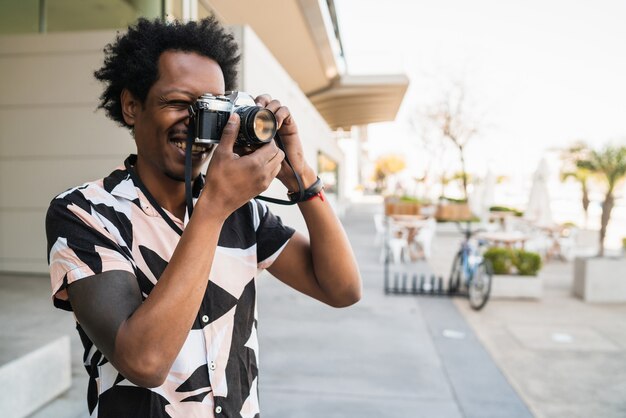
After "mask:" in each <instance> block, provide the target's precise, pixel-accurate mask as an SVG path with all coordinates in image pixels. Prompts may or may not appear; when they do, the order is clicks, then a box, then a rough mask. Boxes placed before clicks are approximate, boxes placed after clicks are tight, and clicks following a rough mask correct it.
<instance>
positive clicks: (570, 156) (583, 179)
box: [561, 141, 593, 228]
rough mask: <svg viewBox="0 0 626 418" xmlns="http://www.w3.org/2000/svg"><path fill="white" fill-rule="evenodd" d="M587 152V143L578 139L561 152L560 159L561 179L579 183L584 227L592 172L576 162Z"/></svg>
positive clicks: (586, 218) (587, 211)
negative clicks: (561, 163) (561, 162)
mask: <svg viewBox="0 0 626 418" xmlns="http://www.w3.org/2000/svg"><path fill="white" fill-rule="evenodd" d="M588 152H589V150H588V147H587V145H586V144H585V143H584V142H582V141H580V142H576V143H575V144H573V145H572V146H570V147H569V148H567V149H565V150H564V151H563V153H562V154H561V160H562V161H563V167H562V169H561V181H566V180H567V179H569V178H571V179H574V180H576V181H578V182H579V183H580V187H581V190H582V206H583V211H584V212H585V228H586V227H587V221H588V219H589V203H591V201H590V199H589V180H590V178H591V177H592V175H593V173H592V172H591V171H589V170H588V169H586V168H582V167H579V166H578V165H577V162H578V161H580V160H582V159H584V156H585V155H586V154H588Z"/></svg>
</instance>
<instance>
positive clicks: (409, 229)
mask: <svg viewBox="0 0 626 418" xmlns="http://www.w3.org/2000/svg"><path fill="white" fill-rule="evenodd" d="M388 222H389V227H390V230H391V231H401V232H400V235H401V236H402V237H406V249H407V251H408V253H409V255H410V258H411V259H412V260H414V259H415V257H416V256H415V255H414V252H413V251H412V248H413V242H414V241H415V237H416V236H417V234H418V233H419V231H420V229H422V228H423V227H424V226H426V225H427V223H428V221H427V218H425V217H424V216H421V215H391V216H389V219H388Z"/></svg>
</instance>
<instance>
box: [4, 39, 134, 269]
mask: <svg viewBox="0 0 626 418" xmlns="http://www.w3.org/2000/svg"><path fill="white" fill-rule="evenodd" d="M113 37H114V32H85V33H72V34H49V35H38V34H33V35H21V36H2V37H0V74H2V77H0V91H1V92H2V94H1V95H0V271H17V272H46V271H47V263H46V239H45V231H44V217H45V212H46V209H47V207H48V204H49V202H50V200H51V199H52V197H54V196H55V195H56V194H58V193H60V192H62V191H64V190H66V189H67V188H69V187H72V186H76V185H79V184H81V183H83V182H85V181H88V180H92V179H96V178H99V177H102V175H103V174H106V173H108V172H109V171H110V170H111V168H112V167H114V166H115V165H116V164H119V162H120V161H121V159H122V158H123V157H124V156H125V155H126V154H128V153H130V152H132V151H133V150H134V143H133V141H132V139H131V138H130V136H129V135H128V133H127V131H126V130H124V129H120V128H118V127H117V125H115V124H114V123H113V122H111V121H109V120H108V119H106V117H105V116H104V112H102V111H98V112H95V109H96V107H97V99H98V96H99V95H100V90H101V89H100V86H99V84H98V83H97V82H96V80H95V79H94V78H93V76H92V73H93V71H94V70H95V69H96V68H98V67H99V66H100V64H101V62H102V48H103V46H104V45H105V44H106V43H107V42H109V41H110V40H111V39H112V38H113Z"/></svg>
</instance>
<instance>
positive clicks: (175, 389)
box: [46, 167, 294, 418]
mask: <svg viewBox="0 0 626 418" xmlns="http://www.w3.org/2000/svg"><path fill="white" fill-rule="evenodd" d="M198 181H201V179H199V180H197V182H198ZM197 189H199V188H197ZM168 215H169V217H170V218H171V219H172V220H173V221H174V222H175V223H176V224H177V225H178V226H179V228H181V229H184V222H182V221H180V220H178V219H176V218H175V217H174V216H173V215H171V214H168ZM46 232H47V238H48V257H49V258H48V262H49V265H50V277H51V282H52V295H53V301H54V305H55V306H56V307H58V308H61V309H66V310H70V311H71V310H72V306H71V304H70V301H69V300H68V296H67V290H66V289H67V286H68V285H70V284H71V283H73V282H76V281H78V280H81V279H83V278H86V277H89V276H93V275H95V274H100V273H102V272H105V271H111V270H124V271H128V272H130V273H132V274H133V275H134V276H135V277H136V279H137V282H138V284H139V288H140V289H141V292H142V295H143V298H144V299H145V298H147V297H148V296H149V295H150V292H151V290H152V288H153V287H154V285H155V284H156V282H157V281H158V280H159V277H160V276H161V273H162V272H163V270H164V269H165V268H166V267H167V264H168V262H169V260H170V257H171V256H172V254H173V252H174V250H175V248H176V245H177V244H178V241H179V239H180V235H179V234H178V233H177V232H176V231H175V230H174V229H173V228H172V227H171V226H170V225H168V223H167V222H166V221H165V220H164V218H163V217H162V216H161V215H159V212H158V211H157V210H155V208H154V207H153V206H152V205H151V204H150V203H149V201H148V199H147V198H146V195H145V194H144V193H143V192H142V191H141V188H140V187H139V185H137V184H135V183H134V182H133V179H132V177H131V176H130V173H129V171H128V170H127V169H125V168H122V167H121V168H118V169H116V170H115V171H113V172H112V173H111V174H110V175H109V176H108V177H105V178H103V179H101V180H98V181H94V182H90V183H86V184H84V185H82V186H80V187H77V188H74V189H70V190H68V191H67V192H65V193H62V194H61V195H59V196H57V197H56V198H55V199H53V200H52V202H51V204H50V208H49V209H48V215H47V218H46ZM293 232H294V231H293V229H291V228H289V227H286V226H284V225H283V224H282V222H281V220H280V218H278V217H276V216H274V215H273V214H272V213H271V212H270V211H269V210H268V208H267V207H266V206H265V204H263V203H261V202H259V201H257V200H252V201H250V202H249V203H248V204H246V205H244V206H242V207H241V208H240V209H238V210H237V211H235V212H234V213H233V214H232V215H231V216H230V217H229V218H228V219H227V220H226V222H225V223H224V226H223V228H222V231H221V234H220V238H219V242H218V246H217V249H216V252H215V258H214V261H213V265H212V269H211V273H210V275H209V278H208V279H209V280H208V286H207V290H206V293H205V295H204V299H203V301H202V304H201V306H200V309H199V311H198V315H197V317H196V320H195V322H194V324H193V327H192V329H191V330H190V332H189V334H188V336H187V339H186V341H185V343H184V345H183V347H182V349H181V351H180V353H179V354H178V357H177V358H176V360H175V361H174V364H173V365H172V368H171V369H170V371H169V374H168V376H167V378H166V380H165V382H164V383H163V385H161V386H159V387H157V388H152V389H147V388H142V387H138V386H136V385H134V384H133V383H131V382H130V381H128V380H127V379H125V378H124V376H122V375H121V374H120V373H119V372H118V371H117V370H116V369H115V368H114V367H113V365H111V363H109V362H108V361H107V359H106V358H105V357H104V356H103V355H102V353H101V352H100V351H99V350H98V348H97V347H96V346H95V345H94V344H93V343H92V342H91V341H90V340H89V338H88V337H87V335H86V334H85V332H84V331H83V329H82V328H81V326H80V324H77V329H78V333H79V335H80V337H81V340H82V342H83V346H84V348H85V351H84V356H83V360H84V364H85V367H86V369H87V372H88V373H89V376H90V379H89V388H88V394H87V402H88V407H89V412H90V414H91V416H92V417H101V418H106V417H116V418H120V417H244V418H253V417H258V416H259V403H258V391H257V382H258V341H257V334H256V332H257V331H256V330H257V327H256V325H257V313H256V286H255V281H256V277H257V274H258V271H259V270H260V269H263V268H267V267H269V266H270V265H271V263H272V262H273V261H274V260H275V259H276V257H277V256H278V254H279V253H280V252H281V251H282V249H283V248H284V247H285V245H286V244H287V242H288V240H289V239H290V237H291V236H292V234H293ZM155 326H167V324H155Z"/></svg>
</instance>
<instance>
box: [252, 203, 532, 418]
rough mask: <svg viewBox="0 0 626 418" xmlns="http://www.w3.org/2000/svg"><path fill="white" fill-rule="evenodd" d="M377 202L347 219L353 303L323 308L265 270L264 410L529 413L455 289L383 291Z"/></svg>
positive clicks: (411, 417)
mask: <svg viewBox="0 0 626 418" xmlns="http://www.w3.org/2000/svg"><path fill="white" fill-rule="evenodd" d="M379 210H382V205H381V204H373V205H372V204H370V205H367V204H360V205H355V206H353V207H352V208H350V209H349V210H348V211H347V213H346V216H345V217H344V221H343V222H344V225H345V228H346V231H347V233H348V236H349V238H350V240H351V242H352V245H353V248H354V251H355V254H356V256H357V259H358V262H359V266H360V270H361V274H362V277H363V282H364V283H363V287H364V289H363V298H362V300H361V301H360V302H359V303H358V304H357V305H355V306H353V307H350V308H347V309H340V310H335V309H332V308H327V307H325V306H323V305H321V304H320V303H318V302H316V301H313V300H310V299H308V298H306V297H303V296H300V295H299V294H296V293H295V292H293V291H291V290H290V289H288V288H286V287H285V286H283V285H281V284H280V283H277V281H276V280H273V279H269V278H268V279H267V280H262V285H261V286H260V289H259V317H260V321H259V323H260V325H259V338H260V344H261V347H262V349H261V358H260V364H261V369H262V375H261V376H262V377H261V381H260V392H261V406H262V410H263V414H264V416H266V417H285V418H292V417H293V418H305V417H307V418H308V417H372V418H374V417H376V418H379V417H385V418H387V417H389V418H404V417H406V418H416V417H442V418H447V417H450V418H457V417H530V416H532V415H531V414H530V412H529V411H528V408H527V407H526V406H525V404H524V403H523V402H522V401H521V400H520V398H519V397H518V395H517V394H516V393H515V391H514V390H513V389H512V388H511V386H510V385H509V384H508V382H507V381H506V379H505V378H504V376H503V375H502V373H501V372H500V370H499V369H498V368H497V367H496V365H495V363H494V362H493V361H492V360H491V358H490V356H489V355H488V354H487V352H486V351H485V350H484V348H483V347H482V345H481V344H480V343H479V342H478V340H477V339H476V337H475V336H474V334H473V332H472V330H471V329H470V328H469V326H468V324H467V323H466V321H465V320H464V319H463V318H462V316H461V315H460V313H459V311H458V310H457V308H456V307H455V305H454V303H453V301H452V300H451V299H448V298H438V297H433V298H429V297H419V298H418V297H413V296H385V295H384V293H383V265H382V264H381V263H380V262H379V254H380V250H379V248H378V246H377V245H376V244H375V243H374V236H375V231H374V223H373V217H372V215H373V214H374V212H375V211H379ZM446 251H450V250H446ZM418 268H420V269H421V270H422V271H421V272H424V273H426V274H428V273H430V269H429V266H428V265H426V264H425V263H423V264H422V265H420V266H418ZM421 272H420V273H421ZM463 302H465V303H467V301H466V300H465V301H463ZM446 330H447V333H444V331H446ZM444 334H452V335H456V336H459V337H457V338H446V337H444Z"/></svg>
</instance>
